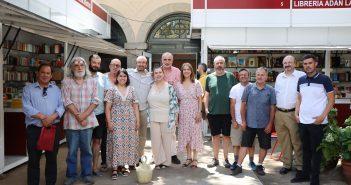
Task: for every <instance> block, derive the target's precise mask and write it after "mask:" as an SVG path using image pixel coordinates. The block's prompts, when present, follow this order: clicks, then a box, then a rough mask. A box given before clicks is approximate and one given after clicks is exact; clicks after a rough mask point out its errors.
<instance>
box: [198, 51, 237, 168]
mask: <svg viewBox="0 0 351 185" xmlns="http://www.w3.org/2000/svg"><path fill="white" fill-rule="evenodd" d="M213 64H214V69H215V72H214V73H212V74H209V75H208V76H207V78H206V87H205V89H206V92H205V98H204V99H205V103H204V104H205V112H206V114H207V118H208V122H209V125H210V129H211V135H212V143H213V154H214V158H213V161H212V162H211V163H210V164H209V165H208V167H209V168H211V167H215V166H218V165H219V161H218V153H219V146H220V140H221V138H220V136H221V134H222V135H223V155H224V166H225V167H226V168H229V167H230V163H229V161H228V149H229V143H230V129H231V116H230V99H229V91H230V89H231V88H232V87H233V86H234V85H235V84H236V83H237V81H236V79H235V78H234V75H233V74H232V73H230V72H227V71H225V69H224V66H225V59H224V58H223V57H222V56H217V57H216V58H215V59H214V61H213Z"/></svg>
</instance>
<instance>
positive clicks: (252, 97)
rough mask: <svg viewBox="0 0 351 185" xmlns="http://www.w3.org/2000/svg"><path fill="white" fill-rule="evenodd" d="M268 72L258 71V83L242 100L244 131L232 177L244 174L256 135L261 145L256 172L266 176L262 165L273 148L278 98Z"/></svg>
mask: <svg viewBox="0 0 351 185" xmlns="http://www.w3.org/2000/svg"><path fill="white" fill-rule="evenodd" d="M267 78H268V71H267V69H266V68H263V67H260V68H258V69H257V70H256V83H254V84H251V85H248V86H247V87H246V88H245V90H244V93H243V95H242V98H241V101H242V103H241V110H240V112H241V119H242V125H241V126H242V128H243V130H244V132H243V136H242V141H241V148H240V151H239V160H238V164H237V167H236V168H235V169H234V170H233V171H232V175H237V174H239V173H242V166H241V165H242V163H243V161H244V158H245V156H246V152H247V148H248V147H252V144H253V142H254V140H255V137H256V135H258V142H259V144H260V152H259V159H258V164H257V167H256V170H255V172H256V173H257V174H258V175H265V172H264V168H263V166H262V163H263V161H264V158H265V157H266V154H267V150H268V149H270V148H271V131H272V127H273V121H274V114H275V104H276V97H275V92H274V89H273V87H271V86H270V85H267V84H266V81H267Z"/></svg>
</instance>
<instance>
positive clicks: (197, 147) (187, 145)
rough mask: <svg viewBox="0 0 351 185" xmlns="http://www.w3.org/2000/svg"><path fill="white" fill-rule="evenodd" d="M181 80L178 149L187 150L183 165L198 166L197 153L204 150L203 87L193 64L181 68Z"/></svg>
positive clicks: (178, 85) (178, 84)
mask: <svg viewBox="0 0 351 185" xmlns="http://www.w3.org/2000/svg"><path fill="white" fill-rule="evenodd" d="M181 72H182V74H181V82H180V83H177V84H176V92H177V96H178V100H179V125H178V151H179V152H184V151H185V150H186V153H187V160H186V161H185V163H184V164H183V167H187V166H189V165H190V166H191V167H197V153H198V152H199V151H201V150H202V148H203V143H202V134H201V133H202V130H201V129H202V127H201V106H202V104H201V101H202V100H201V97H202V88H201V84H200V82H199V81H197V80H195V75H194V71H193V68H192V66H191V64H189V63H184V64H183V65H182V68H181Z"/></svg>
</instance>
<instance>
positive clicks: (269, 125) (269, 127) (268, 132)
mask: <svg viewBox="0 0 351 185" xmlns="http://www.w3.org/2000/svg"><path fill="white" fill-rule="evenodd" d="M272 127H273V124H271V123H269V124H268V125H267V126H266V128H265V129H264V132H266V134H270V133H271V132H272Z"/></svg>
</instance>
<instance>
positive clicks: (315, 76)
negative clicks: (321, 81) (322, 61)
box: [306, 72, 319, 79]
mask: <svg viewBox="0 0 351 185" xmlns="http://www.w3.org/2000/svg"><path fill="white" fill-rule="evenodd" d="M318 76H319V72H317V73H316V74H314V75H313V76H312V77H309V76H308V75H307V74H306V77H307V79H312V78H317V77H318Z"/></svg>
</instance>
